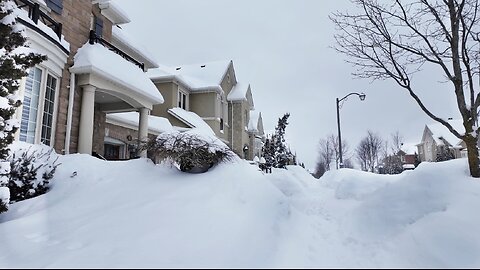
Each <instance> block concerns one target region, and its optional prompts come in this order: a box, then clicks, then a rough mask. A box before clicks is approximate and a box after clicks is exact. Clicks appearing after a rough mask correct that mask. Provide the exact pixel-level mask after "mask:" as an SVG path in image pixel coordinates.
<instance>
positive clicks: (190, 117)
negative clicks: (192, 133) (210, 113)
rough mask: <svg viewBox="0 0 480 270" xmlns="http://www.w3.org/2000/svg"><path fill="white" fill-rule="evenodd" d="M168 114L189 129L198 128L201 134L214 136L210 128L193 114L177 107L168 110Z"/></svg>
mask: <svg viewBox="0 0 480 270" xmlns="http://www.w3.org/2000/svg"><path fill="white" fill-rule="evenodd" d="M168 112H169V113H170V114H172V115H173V116H175V117H176V118H178V119H179V120H180V121H182V122H186V123H185V124H187V125H189V126H191V127H194V128H198V129H201V130H202V132H205V133H208V134H213V135H215V132H213V130H212V128H211V127H210V126H209V125H208V124H207V123H206V122H205V121H203V119H202V118H201V117H200V116H198V114H196V113H194V112H191V111H186V110H184V109H182V108H178V107H177V108H171V109H168Z"/></svg>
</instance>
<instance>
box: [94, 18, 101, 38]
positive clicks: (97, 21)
mask: <svg viewBox="0 0 480 270" xmlns="http://www.w3.org/2000/svg"><path fill="white" fill-rule="evenodd" d="M93 18H94V19H93V24H94V25H93V29H94V30H95V34H97V36H99V37H101V36H103V20H102V19H100V18H99V17H97V16H94V17H93Z"/></svg>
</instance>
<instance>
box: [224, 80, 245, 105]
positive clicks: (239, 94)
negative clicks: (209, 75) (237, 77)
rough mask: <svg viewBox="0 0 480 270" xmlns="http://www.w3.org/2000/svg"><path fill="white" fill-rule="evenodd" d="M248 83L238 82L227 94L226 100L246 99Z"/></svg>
mask: <svg viewBox="0 0 480 270" xmlns="http://www.w3.org/2000/svg"><path fill="white" fill-rule="evenodd" d="M249 87H250V84H245V83H241V82H238V83H237V84H236V85H235V86H234V87H233V89H232V90H231V91H230V93H229V94H228V96H227V100H228V101H239V100H247V91H248V88H249Z"/></svg>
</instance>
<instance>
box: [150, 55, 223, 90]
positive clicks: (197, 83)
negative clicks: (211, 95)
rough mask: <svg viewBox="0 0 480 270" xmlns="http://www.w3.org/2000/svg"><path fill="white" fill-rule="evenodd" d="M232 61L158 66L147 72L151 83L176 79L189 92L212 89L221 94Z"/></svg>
mask: <svg viewBox="0 0 480 270" xmlns="http://www.w3.org/2000/svg"><path fill="white" fill-rule="evenodd" d="M231 64H232V61H231V60H230V61H216V62H208V63H203V64H193V65H182V66H177V67H174V68H172V67H165V66H160V67H159V68H157V69H152V70H149V71H148V75H149V77H150V79H152V80H153V81H162V80H171V79H177V80H179V81H181V82H182V83H184V84H185V85H187V86H188V87H189V88H190V90H191V91H206V90H210V89H214V90H215V91H220V92H222V91H223V89H222V88H221V86H220V83H221V82H222V79H223V77H224V76H225V74H226V73H227V71H228V67H229V66H230V65H231Z"/></svg>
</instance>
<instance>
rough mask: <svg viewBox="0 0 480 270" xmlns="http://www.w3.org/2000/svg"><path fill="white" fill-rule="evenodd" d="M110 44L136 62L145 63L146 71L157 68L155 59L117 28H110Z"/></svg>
mask: <svg viewBox="0 0 480 270" xmlns="http://www.w3.org/2000/svg"><path fill="white" fill-rule="evenodd" d="M112 43H113V45H115V46H117V47H119V48H120V49H121V50H124V51H126V52H127V53H128V54H129V55H130V56H132V57H133V58H135V59H136V60H137V61H140V62H143V63H145V67H146V68H147V69H148V68H158V67H159V66H158V63H157V61H156V60H155V57H154V56H153V55H152V54H151V53H150V52H149V51H148V50H147V49H146V48H145V47H144V46H142V45H141V44H139V43H138V42H135V40H134V39H133V38H131V37H130V36H129V35H128V33H126V32H125V31H123V30H122V29H120V28H119V27H112Z"/></svg>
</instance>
